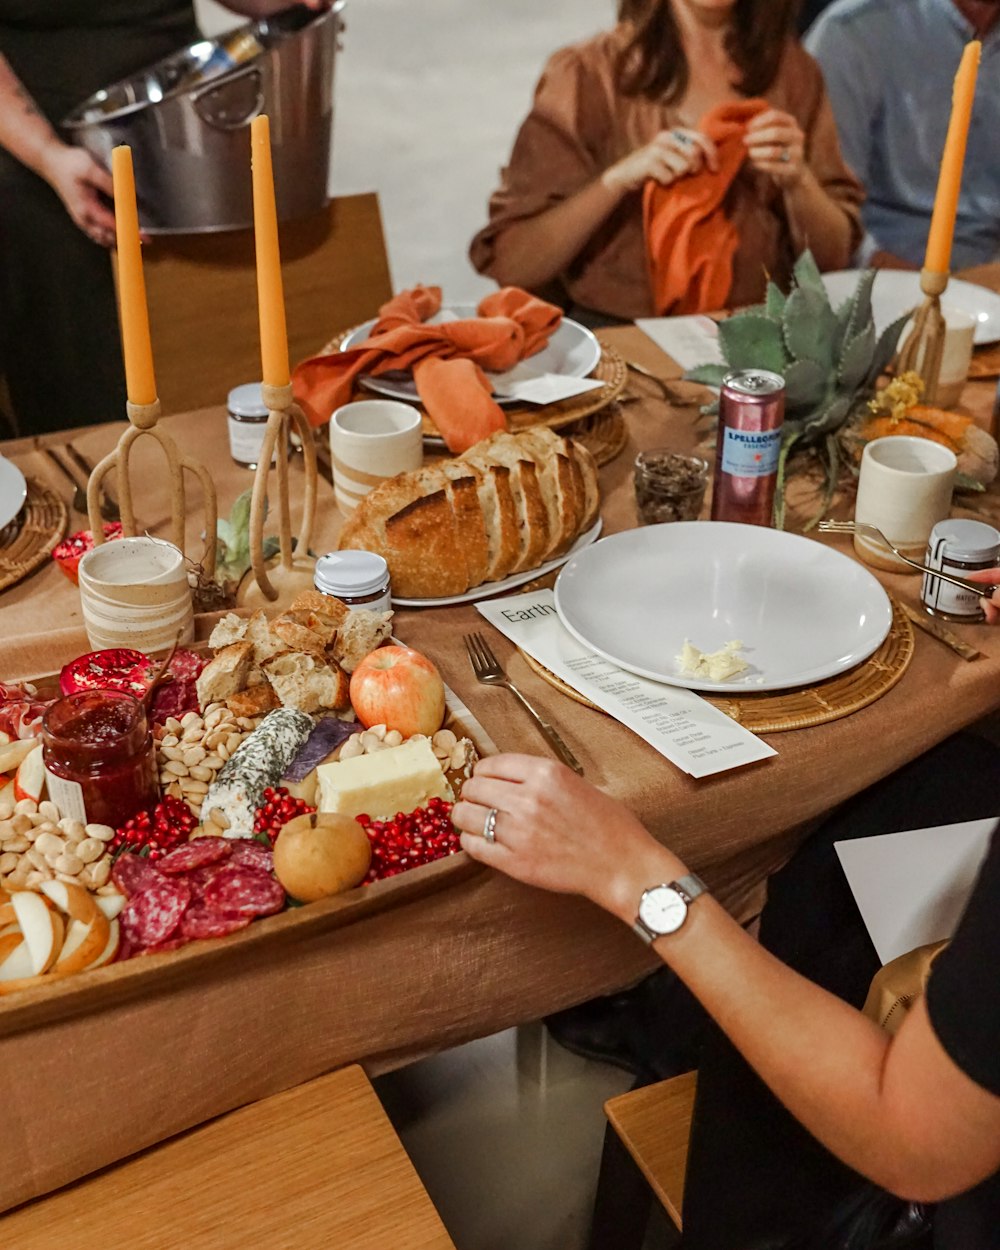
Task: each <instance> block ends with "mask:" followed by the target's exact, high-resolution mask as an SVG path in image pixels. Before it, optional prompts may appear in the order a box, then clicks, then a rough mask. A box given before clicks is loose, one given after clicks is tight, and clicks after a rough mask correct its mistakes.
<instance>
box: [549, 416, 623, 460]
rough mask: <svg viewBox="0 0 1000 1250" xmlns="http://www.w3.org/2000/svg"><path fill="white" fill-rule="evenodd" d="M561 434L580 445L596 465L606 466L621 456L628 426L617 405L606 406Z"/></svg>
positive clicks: (564, 429) (566, 427) (564, 428)
mask: <svg viewBox="0 0 1000 1250" xmlns="http://www.w3.org/2000/svg"><path fill="white" fill-rule="evenodd" d="M561 433H562V435H563V437H564V438H571V439H572V440H573V442H574V443H582V444H583V446H584V447H586V449H587V450H588V451H589V452H590V454H591V455H592V456H593V457H594V459H595V460H596V461H597V463H598V465H605V464H608V463H609V462H610V461H612V460H614V458H615V456H618V455H621V453H622V452H623V451H624V450H625V447H626V444H627V443H628V426H627V425H626V424H625V416H624V414H623V413H622V408H621V404H619V403H611V404H608V406H607V407H606V408H602V409H601V410H600V411H599V412H593V413H591V414H590V416H589V417H584V418H583V419H582V420H581V421H577V422H576V423H575V424H573V425H570V426H564V427H563V429H562V431H561Z"/></svg>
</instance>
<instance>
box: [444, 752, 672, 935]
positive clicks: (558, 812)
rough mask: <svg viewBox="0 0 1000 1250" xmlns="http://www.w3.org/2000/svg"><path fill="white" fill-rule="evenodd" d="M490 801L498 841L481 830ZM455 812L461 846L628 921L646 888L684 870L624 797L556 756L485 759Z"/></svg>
mask: <svg viewBox="0 0 1000 1250" xmlns="http://www.w3.org/2000/svg"><path fill="white" fill-rule="evenodd" d="M491 808H495V809H496V812H497V816H496V822H495V827H494V831H495V836H496V841H495V842H494V843H493V844H492V845H491V844H490V843H488V842H487V841H486V839H485V838H484V836H483V831H484V829H485V826H486V819H487V816H488V814H489V811H490V809H491ZM452 819H453V820H454V822H455V824H456V825H457V826H458V827H459V829H461V830H462V847H463V849H464V850H466V851H468V853H469V854H470V855H471V856H472V858H473V859H477V860H480V861H481V862H482V863H484V864H489V865H490V867H493V868H499V869H500V870H501V872H505V873H507V874H508V876H511V877H515V878H516V879H517V880H518V881H524V882H526V883H527V884H528V885H534V886H539V887H540V888H541V889H544V890H554V891H555V892H556V893H559V894H582V895H584V897H586V898H589V899H591V900H592V901H593V902H595V903H597V904H598V906H600V907H603V908H604V909H605V910H606V911H610V912H611V913H612V915H616V916H618V917H619V919H621V920H623V921H625V922H626V923H628V924H631V923H632V921H633V920H634V919H635V914H636V907H637V906H638V903H639V898H640V896H641V894H642V892H643V890H644V889H646V888H647V887H648V886H650V885H655V884H657V883H658V882H661V881H668V882H669V881H673V880H674V879H675V878H676V877H678V876H682V875H683V873H684V871H686V870H685V869H684V867H683V865H682V864H681V863H680V861H679V860H677V859H676V858H675V857H674V856H673V855H671V853H670V852H669V851H667V850H665V849H664V848H663V847H662V846H660V845H659V843H657V842H656V841H654V839H653V838H652V837H651V836H650V834H649V833H648V832H647V831H646V829H645V828H644V826H643V825H642V824H641V823H640V822H639V821H638V820H637V819H636V818H635V817H634V816H633V815H632V813H631V812H629V811H628V810H627V809H626V808H624V807H623V806H622V805H621V804H620V803H617V802H616V801H615V800H614V799H611V798H609V797H608V796H607V795H606V794H603V793H602V792H601V791H600V790H596V789H595V788H594V787H593V786H591V785H589V784H588V783H587V782H586V781H583V780H582V779H581V778H580V777H578V776H577V775H576V773H574V772H571V771H570V769H568V768H566V767H565V766H564V765H562V764H557V763H556V762H555V761H554V760H548V759H540V758H538V757H536V756H534V755H493V756H490V757H489V758H487V759H483V760H480V761H479V763H478V764H477V765H476V768H475V773H474V775H473V776H472V778H471V779H470V780H469V781H467V782H466V783H465V786H464V787H463V789H462V798H461V801H460V802H459V803H456V804H455V807H454V810H453V812H452Z"/></svg>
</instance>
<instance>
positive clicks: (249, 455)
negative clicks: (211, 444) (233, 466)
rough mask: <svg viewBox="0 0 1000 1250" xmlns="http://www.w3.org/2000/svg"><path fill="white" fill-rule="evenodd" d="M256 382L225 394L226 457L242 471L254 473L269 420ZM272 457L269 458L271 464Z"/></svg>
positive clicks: (246, 383) (258, 384)
mask: <svg viewBox="0 0 1000 1250" xmlns="http://www.w3.org/2000/svg"><path fill="white" fill-rule="evenodd" d="M260 388H261V384H260V383H259V382H245V383H244V384H243V385H242V386H234V387H233V389H232V390H231V391H230V392H229V401H228V405H227V407H228V409H229V454H230V455H231V456H232V458H233V459H234V460H235V461H236V463H237V464H239V465H242V466H243V467H244V468H245V469H256V468H257V462H258V461H259V460H260V449H261V447H262V446H263V445H264V435H265V434H266V433H267V419H268V417H269V416H270V413H269V412H268V408H267V404H265V403H264V400H263V398H262V396H261V389H260ZM274 462H275V456H272V457H271V464H274Z"/></svg>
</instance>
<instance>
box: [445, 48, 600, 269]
mask: <svg viewBox="0 0 1000 1250" xmlns="http://www.w3.org/2000/svg"><path fill="white" fill-rule="evenodd" d="M606 90H607V82H606V76H605V75H603V74H601V73H600V72H599V71H598V68H597V67H596V66H594V65H592V64H591V63H590V60H589V59H588V57H587V56H586V54H585V50H584V49H582V48H579V47H574V48H563V49H562V50H561V51H559V52H556V53H555V54H554V55H553V56H552V57H550V59H549V61H548V63H547V64H546V66H545V69H544V71H543V73H542V76H541V78H540V79H539V82H538V86H537V87H536V88H535V98H534V103H533V105H532V108H531V112H530V113H529V114H528V116H527V117H526V118H525V120H524V122H523V123H522V125H521V129H520V130H519V131H518V135H517V138H516V139H515V141H514V148H513V151H512V152H511V156H510V162H509V164H508V165H507V166H506V167H505V168H504V169H503V170H502V171H501V177H500V186H499V187H498V188H497V190H496V191H494V192H493V195H492V196H491V197H490V204H489V222H488V224H487V225H486V226H485V227H484V228H483V229H482V230H480V232H479V233H478V234H477V235H476V237H475V238H474V239H473V240H472V244H471V245H470V248H469V257H470V259H471V261H472V264H473V265H474V266H475V268H476V269H477V270H478V271H479V272H480V273H484V274H489V273H491V270H492V265H493V258H494V243H495V241H496V239H497V236H498V235H500V234H501V233H502V232H503V231H504V230H505V229H506V227H507V226H509V225H510V224H511V223H512V222H515V221H523V220H525V219H526V218H529V217H535V216H537V215H538V214H539V213H541V212H544V211H545V210H546V209H548V208H551V207H552V206H553V205H554V204H558V203H559V202H560V201H561V200H565V199H567V198H568V197H569V196H571V195H573V194H574V193H575V192H576V191H579V190H580V189H581V188H582V187H584V186H586V184H587V183H588V182H590V181H591V180H592V179H593V178H596V177H597V175H598V174H599V173H601V171H602V170H603V169H604V168H605V167H606V165H608V164H610V163H611V161H610V160H608V159H606V158H605V154H604V153H603V152H602V150H601V149H602V139H603V140H604V141H605V142H608V141H609V137H610V132H611V120H610V117H609V115H608V113H607V106H606V99H607V96H606Z"/></svg>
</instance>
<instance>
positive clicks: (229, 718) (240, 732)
mask: <svg viewBox="0 0 1000 1250" xmlns="http://www.w3.org/2000/svg"><path fill="white" fill-rule="evenodd" d="M259 724H260V721H259V720H256V719H253V718H251V717H249V716H234V715H233V713H232V712H230V711H229V709H228V708H227V707H226V705H225V704H224V703H210V704H209V705H208V707H206V708H205V712H204V715H199V714H198V713H197V712H188V713H187V714H186V715H185V716H182V717H181V719H180V720H177V719H176V718H175V717H173V716H170V717H168V718H167V719H166V721H164V723H163V725H162V726H161V727H159V728H158V729H157V735H158V740H157V743H156V766H157V768H158V770H159V774H160V786H161V787H162V789H163V792H164V794H166V795H169V796H170V797H171V798H175V799H183V800H184V802H185V803H187V805H188V806H189V807H190V808H191V811H192V812H193V813H194V814H195V815H196V816H198V815H199V814H200V812H201V805H202V803H203V802H204V800H205V795H206V794H207V793H208V787H209V786H210V785H211V784H212V779H213V778H214V776H215V774H216V773H217V772H218V771H219V769H220V768H221V767H222V765H223V764H224V763H225V762H226V760H228V759H229V757H230V756H231V755H232V753H233V752H234V751H235V750H236V748H237V747H238V746H239V745H240V743H241V742H242V741H243V739H244V738H246V737H248V736H249V734H250V733H251V732H252V731H253V730H254V729H256V728H257V726H258V725H259Z"/></svg>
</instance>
